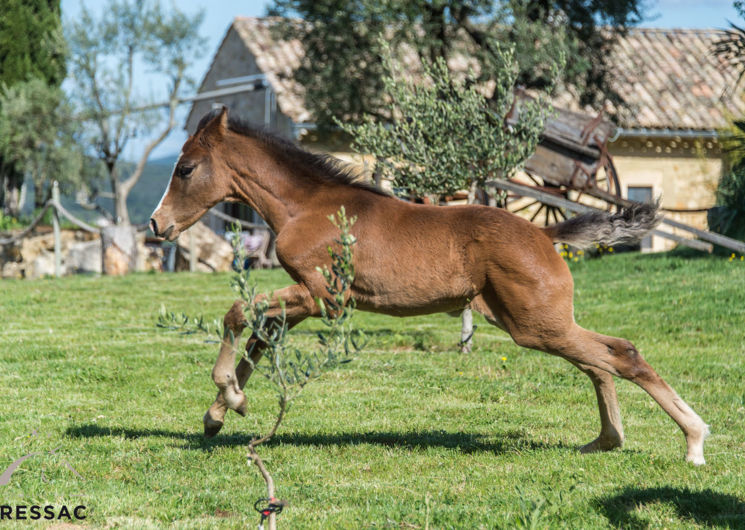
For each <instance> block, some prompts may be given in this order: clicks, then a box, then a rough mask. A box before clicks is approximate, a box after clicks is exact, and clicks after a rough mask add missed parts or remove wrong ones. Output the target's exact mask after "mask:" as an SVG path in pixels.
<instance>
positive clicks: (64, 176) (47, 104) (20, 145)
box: [0, 78, 83, 208]
mask: <svg viewBox="0 0 745 530" xmlns="http://www.w3.org/2000/svg"><path fill="white" fill-rule="evenodd" d="M77 132H78V127H77V122H76V121H75V120H74V119H73V117H72V109H71V108H70V105H69V104H68V103H67V101H66V98H65V96H64V94H63V93H62V90H61V89H59V88H58V87H56V86H50V85H47V84H46V83H45V82H44V81H43V80H41V79H38V78H33V79H31V80H30V81H26V82H21V83H16V84H14V85H13V86H10V87H5V88H2V89H0V160H2V164H3V165H6V166H8V165H9V166H11V169H12V170H13V171H15V172H18V173H20V174H22V175H24V176H29V177H30V178H31V181H32V182H33V184H34V206H35V207H36V208H40V207H42V206H43V205H44V203H45V202H46V200H47V199H48V195H49V193H50V191H51V183H52V181H54V180H57V181H58V182H59V183H60V185H61V186H62V190H63V191H71V190H72V189H74V188H75V187H76V186H79V185H81V184H83V182H82V171H81V170H82V166H83V154H82V152H81V150H80V148H79V145H78V143H77Z"/></svg>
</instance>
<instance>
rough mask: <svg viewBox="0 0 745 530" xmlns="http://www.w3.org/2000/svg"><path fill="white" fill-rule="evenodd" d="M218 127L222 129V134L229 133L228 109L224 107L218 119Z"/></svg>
mask: <svg viewBox="0 0 745 530" xmlns="http://www.w3.org/2000/svg"><path fill="white" fill-rule="evenodd" d="M217 125H218V127H220V132H222V133H226V132H228V107H227V105H223V107H222V110H221V111H220V115H219V116H218V117H217Z"/></svg>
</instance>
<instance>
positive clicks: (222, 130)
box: [150, 107, 231, 241]
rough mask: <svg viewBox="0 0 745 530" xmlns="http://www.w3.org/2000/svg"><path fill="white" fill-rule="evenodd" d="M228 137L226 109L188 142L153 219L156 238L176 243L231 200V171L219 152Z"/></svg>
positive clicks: (207, 118) (212, 115)
mask: <svg viewBox="0 0 745 530" xmlns="http://www.w3.org/2000/svg"><path fill="white" fill-rule="evenodd" d="M205 122H206V123H205ZM227 134H228V110H227V108H226V107H223V108H222V111H220V112H219V114H217V113H210V114H208V115H207V116H205V118H203V119H202V122H201V123H200V124H199V127H198V128H197V132H195V133H194V135H193V136H190V137H189V139H188V140H186V143H185V144H184V147H183V148H182V149H181V155H180V156H179V158H178V160H177V161H176V166H175V167H174V168H173V174H172V175H171V180H170V182H169V183H168V188H166V191H165V193H164V194H163V198H162V199H161V200H160V203H159V204H158V206H156V207H155V211H154V212H153V213H152V216H151V217H150V228H151V229H152V231H153V233H154V234H155V235H156V236H160V237H164V238H165V239H167V240H169V241H173V240H174V239H176V238H177V237H178V235H179V234H180V233H181V232H183V231H184V230H186V229H187V228H189V227H190V226H191V225H193V224H194V223H196V222H197V221H198V220H199V218H200V217H202V216H203V215H204V214H205V213H206V212H207V210H209V209H210V208H212V207H213V206H214V205H215V204H217V203H219V202H220V201H223V200H225V199H229V198H230V197H229V196H230V192H231V187H230V171H229V169H228V166H227V164H226V162H225V160H224V157H222V156H221V150H220V149H219V148H218V147H219V146H220V145H221V144H222V140H224V138H225V136H226V135H227Z"/></svg>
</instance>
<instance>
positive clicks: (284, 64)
mask: <svg viewBox="0 0 745 530" xmlns="http://www.w3.org/2000/svg"><path fill="white" fill-rule="evenodd" d="M275 22H276V19H272V18H253V17H237V18H236V19H235V20H234V21H233V27H234V28H235V30H236V31H237V32H238V34H239V35H240V36H241V38H242V40H243V42H244V43H245V45H246V47H247V48H248V49H249V50H250V51H251V53H253V55H254V56H255V57H256V61H257V64H258V66H259V67H260V68H261V69H262V70H263V71H264V73H265V74H266V75H267V78H268V80H269V82H270V83H271V85H272V88H273V89H274V91H275V92H276V94H277V102H278V105H279V107H280V109H281V111H282V112H283V113H284V114H285V115H287V116H288V117H290V118H291V119H292V120H293V121H295V122H296V123H298V122H307V121H311V120H312V116H311V114H310V112H309V111H308V109H307V108H306V107H305V102H304V95H303V92H304V91H303V87H301V86H300V85H299V84H298V83H297V82H295V80H294V79H293V77H292V72H293V70H294V69H295V68H297V66H299V65H300V62H301V60H302V57H303V46H302V43H301V42H300V41H299V40H297V39H294V40H292V41H289V42H286V41H278V40H276V39H275V38H274V36H273V34H272V32H271V29H270V28H271V25H272V24H274V23H275ZM722 35H723V31H721V30H714V29H647V28H636V29H632V30H631V31H630V32H629V34H628V35H627V36H626V37H623V38H621V39H619V43H618V46H617V48H616V51H615V53H616V62H617V68H616V69H615V70H614V73H613V75H614V76H615V78H616V79H615V83H614V85H615V86H616V88H617V90H618V92H619V94H620V95H621V96H622V97H623V98H624V99H625V101H626V103H627V105H628V108H627V109H624V110H622V111H620V112H619V115H618V117H617V119H618V123H619V125H620V126H621V127H624V128H629V129H639V128H650V129H694V130H711V129H716V128H720V127H724V126H726V123H727V122H726V116H727V115H728V114H731V115H735V116H743V115H745V101H744V100H743V98H742V97H736V98H731V97H723V96H722V94H723V92H724V89H725V88H731V87H733V86H734V84H735V81H736V75H735V73H734V72H733V71H732V70H731V69H729V68H728V67H726V65H725V64H724V63H723V62H721V61H719V60H718V59H717V58H716V57H715V56H714V55H713V54H712V53H711V49H712V45H713V43H714V42H715V41H716V40H717V39H718V38H720V37H721V36H722ZM575 101H576V100H574V98H573V97H572V96H571V94H569V93H565V94H562V95H560V96H559V97H558V98H557V99H556V104H557V105H558V106H562V107H565V108H570V109H572V110H580V109H578V108H577V104H576V103H575ZM585 110H587V111H588V112H591V113H593V114H596V113H597V110H598V109H585ZM611 111H613V109H611Z"/></svg>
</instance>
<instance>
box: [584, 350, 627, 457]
mask: <svg viewBox="0 0 745 530" xmlns="http://www.w3.org/2000/svg"><path fill="white" fill-rule="evenodd" d="M572 364H573V365H575V366H576V367H577V368H579V369H580V370H582V371H583V372H584V373H585V374H587V376H588V377H589V378H590V380H591V381H592V384H593V386H594V387H595V395H596V396H597V398H598V409H600V434H599V435H598V437H597V438H596V439H595V440H593V441H592V442H590V443H588V444H587V445H583V446H582V447H580V449H579V450H580V451H581V452H583V453H594V452H596V451H610V450H612V449H616V448H617V447H621V446H622V445H623V425H622V423H621V412H620V410H619V408H618V397H617V395H616V385H615V384H614V382H613V376H612V375H610V374H609V373H608V372H606V371H604V370H601V369H599V368H595V367H594V366H588V365H586V364H580V363H576V362H572Z"/></svg>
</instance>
